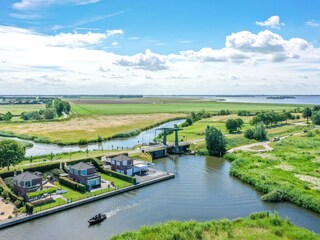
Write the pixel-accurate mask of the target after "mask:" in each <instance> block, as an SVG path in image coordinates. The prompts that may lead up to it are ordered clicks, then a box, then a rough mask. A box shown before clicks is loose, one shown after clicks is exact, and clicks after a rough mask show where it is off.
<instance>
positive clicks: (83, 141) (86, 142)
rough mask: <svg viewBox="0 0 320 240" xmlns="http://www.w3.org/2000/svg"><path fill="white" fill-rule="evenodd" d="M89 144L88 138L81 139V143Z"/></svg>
mask: <svg viewBox="0 0 320 240" xmlns="http://www.w3.org/2000/svg"><path fill="white" fill-rule="evenodd" d="M86 144H88V140H87V139H80V140H79V145H86Z"/></svg>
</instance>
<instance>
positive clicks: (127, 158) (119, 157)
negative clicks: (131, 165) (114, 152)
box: [112, 154, 132, 162]
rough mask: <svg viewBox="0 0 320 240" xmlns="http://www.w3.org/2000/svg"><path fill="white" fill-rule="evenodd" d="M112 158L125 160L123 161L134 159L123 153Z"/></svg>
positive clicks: (119, 160) (118, 160) (120, 160)
mask: <svg viewBox="0 0 320 240" xmlns="http://www.w3.org/2000/svg"><path fill="white" fill-rule="evenodd" d="M112 160H115V161H117V162H123V161H127V160H132V158H131V157H129V156H127V155H123V154H122V155H119V156H116V157H113V158H112Z"/></svg>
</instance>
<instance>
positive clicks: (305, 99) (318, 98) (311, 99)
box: [146, 95, 320, 104]
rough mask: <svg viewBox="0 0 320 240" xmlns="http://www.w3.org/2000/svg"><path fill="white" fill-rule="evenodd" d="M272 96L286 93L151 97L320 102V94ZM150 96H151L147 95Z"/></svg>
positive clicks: (247, 101)
mask: <svg viewBox="0 0 320 240" xmlns="http://www.w3.org/2000/svg"><path fill="white" fill-rule="evenodd" d="M272 96H284V95H264V96H261V95H259V96H254V95H252V96H250V95H246V96H231V95H230V96H229V95H184V96H150V97H169V98H170V97H172V98H186V97H187V98H204V99H208V98H209V99H223V100H224V101H226V102H244V103H279V104H281V103H282V104H283V103H285V104H286V103H287V104H320V95H315V96H311V95H306V96H303V95H300V96H299V95H285V96H294V97H295V98H285V99H267V98H268V97H272ZM146 97H149V96H146Z"/></svg>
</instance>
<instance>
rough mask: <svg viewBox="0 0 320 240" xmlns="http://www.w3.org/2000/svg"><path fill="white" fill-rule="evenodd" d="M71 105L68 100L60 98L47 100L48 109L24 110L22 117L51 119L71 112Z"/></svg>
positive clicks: (26, 118) (24, 118)
mask: <svg viewBox="0 0 320 240" xmlns="http://www.w3.org/2000/svg"><path fill="white" fill-rule="evenodd" d="M70 110H71V105H70V103H69V102H67V101H62V100H61V99H59V98H56V99H54V100H50V101H47V103H46V109H41V110H39V111H33V112H23V113H22V114H21V118H22V119H23V120H42V119H45V120H50V119H54V118H56V117H57V116H58V117H60V116H62V115H63V113H66V114H69V112H70Z"/></svg>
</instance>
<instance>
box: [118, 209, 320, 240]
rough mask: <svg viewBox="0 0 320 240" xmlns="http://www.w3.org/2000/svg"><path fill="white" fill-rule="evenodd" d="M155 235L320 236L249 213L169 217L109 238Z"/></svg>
mask: <svg viewBox="0 0 320 240" xmlns="http://www.w3.org/2000/svg"><path fill="white" fill-rule="evenodd" d="M129 239H130V240H142V239H149V240H156V239H162V240H166V239H168V240H169V239H170V240H171V239H179V240H193V239H217V240H223V239H239V240H251V239H252V240H253V239H259V240H270V239H274V240H277V239H279V240H280V239H281V240H289V239H290V240H292V239H295V240H319V239H320V237H319V236H317V235H316V234H315V233H312V232H310V231H308V230H306V229H303V228H300V227H297V226H295V225H293V224H292V223H291V222H290V221H289V220H287V219H284V218H281V217H280V216H279V215H278V214H270V215H268V214H267V213H265V212H261V213H253V214H251V215H250V216H249V217H246V218H238V219H235V220H227V219H222V220H212V221H209V222H195V221H188V222H176V221H171V222H167V223H163V224H158V225H155V226H148V227H142V228H140V229H139V230H138V231H137V232H127V233H124V234H120V235H117V236H114V237H112V240H129Z"/></svg>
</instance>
